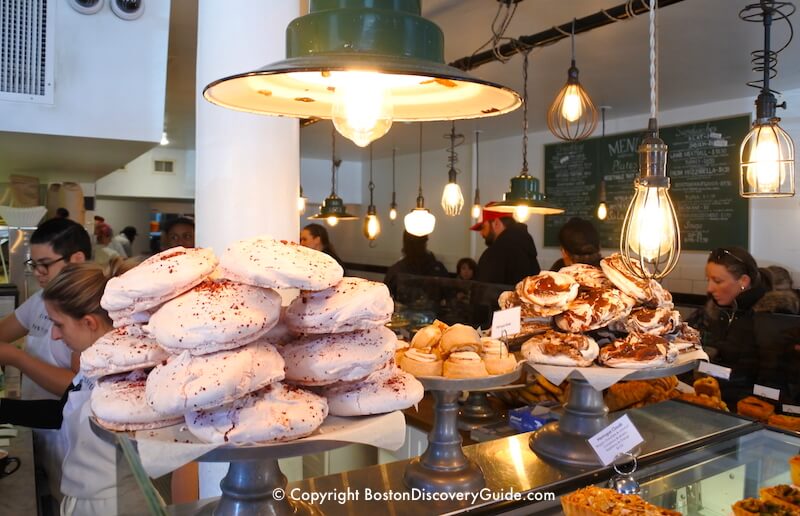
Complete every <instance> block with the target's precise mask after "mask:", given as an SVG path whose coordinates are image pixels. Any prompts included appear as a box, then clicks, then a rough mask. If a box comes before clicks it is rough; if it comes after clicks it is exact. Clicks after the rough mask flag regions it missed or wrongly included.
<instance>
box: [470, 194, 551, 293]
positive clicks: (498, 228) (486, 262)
mask: <svg viewBox="0 0 800 516" xmlns="http://www.w3.org/2000/svg"><path fill="white" fill-rule="evenodd" d="M470 229H471V230H472V231H480V232H481V236H482V237H483V240H484V242H486V245H487V249H486V250H485V251H484V252H483V254H481V257H480V259H479V260H478V272H477V274H476V275H475V280H476V281H482V282H484V283H498V284H502V285H516V284H517V283H518V282H519V281H520V280H522V278H524V277H526V276H533V275H534V274H539V272H540V271H541V267H540V266H539V260H537V258H536V255H537V252H536V244H535V243H534V242H533V238H532V237H531V235H530V233H528V226H527V225H525V224H522V223H520V222H517V221H515V220H514V219H513V218H512V217H511V215H510V214H508V213H500V212H495V211H492V210H491V209H489V208H484V210H483V213H482V214H481V220H480V221H479V222H478V223H476V224H475V225H473V226H472V227H471V228H470Z"/></svg>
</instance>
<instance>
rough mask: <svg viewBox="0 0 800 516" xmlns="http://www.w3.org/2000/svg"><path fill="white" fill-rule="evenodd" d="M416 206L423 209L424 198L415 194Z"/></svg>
mask: <svg viewBox="0 0 800 516" xmlns="http://www.w3.org/2000/svg"><path fill="white" fill-rule="evenodd" d="M417 208H419V209H423V210H424V209H425V198H424V197H423V196H422V195H418V196H417Z"/></svg>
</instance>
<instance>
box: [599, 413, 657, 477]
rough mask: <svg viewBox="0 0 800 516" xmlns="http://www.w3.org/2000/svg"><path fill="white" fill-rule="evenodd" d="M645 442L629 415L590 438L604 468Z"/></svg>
mask: <svg viewBox="0 0 800 516" xmlns="http://www.w3.org/2000/svg"><path fill="white" fill-rule="evenodd" d="M643 441H644V439H643V438H642V434H640V433H639V430H637V429H636V427H635V426H634V425H633V422H632V421H631V420H630V418H628V415H627V414H626V415H624V416H622V417H621V418H619V419H617V420H616V421H614V422H613V423H611V424H610V425H608V426H607V427H606V428H604V429H603V430H600V431H599V432H597V433H596V434H595V435H594V436H592V437H590V438H589V444H590V445H591V447H592V448H593V449H594V452H595V453H596V454H597V456H598V457H600V461H601V462H602V463H603V466H608V465H609V464H611V463H612V462H614V460H615V459H616V458H617V457H619V456H620V455H622V454H623V453H628V452H629V451H631V450H632V449H634V448H635V447H636V446H637V445H639V444H640V443H642V442H643Z"/></svg>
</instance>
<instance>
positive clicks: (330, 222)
mask: <svg viewBox="0 0 800 516" xmlns="http://www.w3.org/2000/svg"><path fill="white" fill-rule="evenodd" d="M325 222H327V223H328V225H329V226H330V227H333V226H335V225H336V224H338V223H339V217H334V216H332V215H331V216H330V217H328V218H327V219H325Z"/></svg>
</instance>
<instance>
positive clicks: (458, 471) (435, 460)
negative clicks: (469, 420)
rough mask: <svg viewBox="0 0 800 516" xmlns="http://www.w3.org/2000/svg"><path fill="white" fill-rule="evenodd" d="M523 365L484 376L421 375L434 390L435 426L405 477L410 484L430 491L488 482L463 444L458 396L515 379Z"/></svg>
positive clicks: (472, 488) (466, 488)
mask: <svg viewBox="0 0 800 516" xmlns="http://www.w3.org/2000/svg"><path fill="white" fill-rule="evenodd" d="M520 373H521V369H520V368H517V369H515V370H514V371H512V372H510V373H507V374H503V375H496V376H487V377H484V378H468V379H450V378H444V377H441V376H428V377H417V380H419V381H420V382H422V385H424V386H425V390H426V391H431V392H432V393H433V399H434V404H433V410H434V417H433V428H432V429H431V431H430V433H429V434H428V448H427V449H426V450H425V453H423V454H422V456H420V457H419V458H417V459H414V460H412V461H411V463H410V464H409V465H408V467H406V471H405V475H404V476H403V481H404V482H405V484H406V486H407V487H409V488H416V489H422V490H425V491H428V492H437V493H440V492H448V493H450V492H460V491H477V490H480V489H482V488H483V487H484V486H485V485H486V481H485V479H484V478H483V472H482V471H481V469H480V468H479V467H478V466H477V465H476V464H474V463H473V462H470V461H469V460H468V459H467V457H466V456H465V455H464V451H463V450H462V448H461V434H459V433H458V397H459V395H460V394H461V391H476V390H480V389H488V388H492V387H499V386H501V385H506V384H508V383H511V382H513V381H514V380H516V379H517V378H519V375H520Z"/></svg>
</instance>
